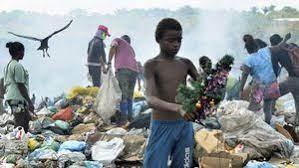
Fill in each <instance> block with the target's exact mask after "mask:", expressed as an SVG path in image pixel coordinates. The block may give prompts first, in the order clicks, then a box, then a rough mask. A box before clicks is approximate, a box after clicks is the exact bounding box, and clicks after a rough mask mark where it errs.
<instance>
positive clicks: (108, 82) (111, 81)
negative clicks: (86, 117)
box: [95, 70, 121, 123]
mask: <svg viewBox="0 0 299 168" xmlns="http://www.w3.org/2000/svg"><path fill="white" fill-rule="evenodd" d="M102 79H103V84H102V86H101V88H100V90H101V91H100V92H99V94H98V96H97V98H96V106H95V107H96V109H95V110H96V112H97V113H98V114H99V115H100V116H101V117H102V118H103V120H104V121H105V122H106V123H110V117H111V116H113V115H114V114H115V112H116V110H115V107H116V105H117V104H118V103H119V102H120V100H121V90H120V88H119V84H118V81H117V79H116V78H115V76H114V75H113V74H112V70H109V71H108V73H107V74H102Z"/></svg>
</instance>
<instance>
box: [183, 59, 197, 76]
mask: <svg viewBox="0 0 299 168" xmlns="http://www.w3.org/2000/svg"><path fill="white" fill-rule="evenodd" d="M185 61H186V63H187V65H188V75H190V76H191V77H192V79H193V80H197V79H198V78H199V77H200V76H199V73H198V72H197V70H196V67H195V66H194V64H193V63H192V62H191V61H190V60H188V59H185Z"/></svg>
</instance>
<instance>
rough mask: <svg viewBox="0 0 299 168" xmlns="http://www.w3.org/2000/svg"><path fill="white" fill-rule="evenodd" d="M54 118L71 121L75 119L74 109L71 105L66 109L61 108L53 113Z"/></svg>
mask: <svg viewBox="0 0 299 168" xmlns="http://www.w3.org/2000/svg"><path fill="white" fill-rule="evenodd" d="M52 119H53V120H63V121H69V120H72V119H73V109H72V108H71V107H68V108H66V109H63V110H60V111H59V112H58V113H56V114H55V115H53V117H52Z"/></svg>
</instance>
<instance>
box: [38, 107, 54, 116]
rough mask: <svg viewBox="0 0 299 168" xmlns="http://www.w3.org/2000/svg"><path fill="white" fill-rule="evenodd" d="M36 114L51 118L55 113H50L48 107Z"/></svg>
mask: <svg viewBox="0 0 299 168" xmlns="http://www.w3.org/2000/svg"><path fill="white" fill-rule="evenodd" d="M36 114H37V115H47V116H50V115H52V114H53V112H52V111H50V110H49V109H47V107H44V108H42V109H41V110H39V111H38V112H37V113H36Z"/></svg>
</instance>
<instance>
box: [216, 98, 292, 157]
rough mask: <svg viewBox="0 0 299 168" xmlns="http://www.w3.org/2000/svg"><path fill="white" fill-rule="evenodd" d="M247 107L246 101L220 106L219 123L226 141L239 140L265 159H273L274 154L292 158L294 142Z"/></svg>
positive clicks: (229, 102)
mask: <svg viewBox="0 0 299 168" xmlns="http://www.w3.org/2000/svg"><path fill="white" fill-rule="evenodd" d="M247 107H248V102H244V101H228V102H223V103H222V104H221V105H220V106H219V109H218V110H219V122H220V124H221V129H222V131H223V133H224V137H225V140H226V141H227V140H237V141H238V142H239V143H242V144H244V145H246V146H248V147H251V148H254V149H255V150H256V151H257V152H258V153H260V154H261V156H263V157H265V158H269V157H271V156H272V154H273V153H274V152H278V153H279V154H280V155H281V156H282V157H285V158H288V157H290V155H291V154H292V151H293V149H294V144H293V142H292V141H291V140H289V139H287V138H285V137H284V136H283V135H281V134H280V133H278V132H276V131H275V130H274V129H273V128H272V127H271V126H270V125H268V124H267V123H265V122H264V121H263V119H262V118H261V117H260V116H259V115H257V114H255V113H254V112H252V111H249V110H248V109H247ZM250 159H259V158H250Z"/></svg>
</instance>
